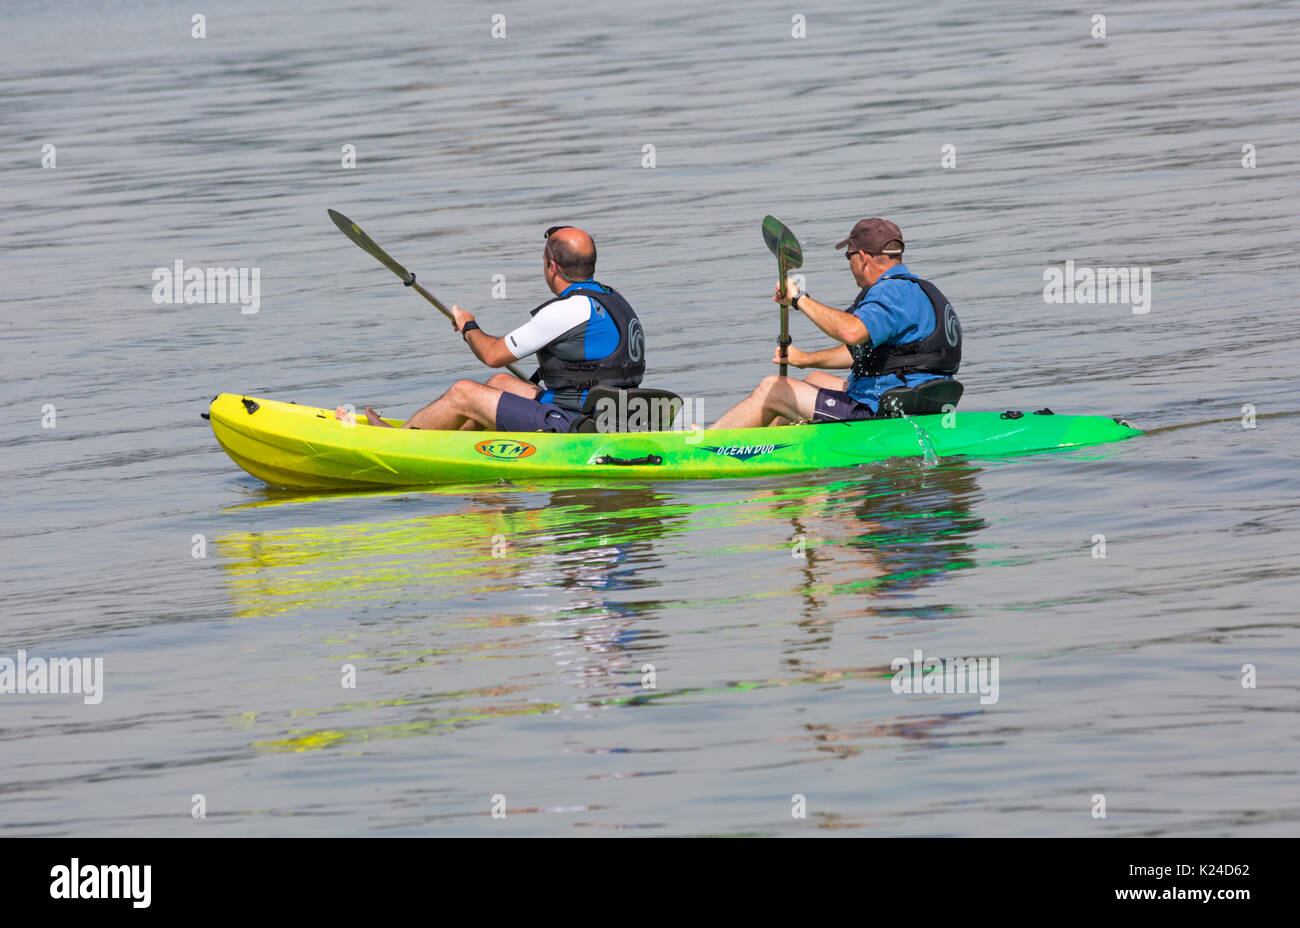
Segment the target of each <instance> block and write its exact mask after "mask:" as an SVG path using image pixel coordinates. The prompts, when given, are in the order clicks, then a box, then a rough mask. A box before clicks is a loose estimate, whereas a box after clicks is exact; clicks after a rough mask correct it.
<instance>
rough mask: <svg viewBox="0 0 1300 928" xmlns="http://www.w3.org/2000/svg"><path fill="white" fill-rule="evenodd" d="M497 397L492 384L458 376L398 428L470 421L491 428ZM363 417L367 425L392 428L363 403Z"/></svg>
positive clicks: (450, 427) (461, 424) (447, 426)
mask: <svg viewBox="0 0 1300 928" xmlns="http://www.w3.org/2000/svg"><path fill="white" fill-rule="evenodd" d="M500 399H501V391H500V390H498V389H496V388H495V387H489V386H485V385H484V384H481V383H475V382H474V381H472V380H458V381H456V382H455V383H453V384H452V385H451V387H450V388H449V389H448V390H447V392H446V393H444V394H443V395H442V396H440V397H438V398H437V399H436V400H434V401H433V402H432V403H430V404H429V405H428V406H425V407H424V408H423V409H421V410H420V411H419V412H417V413H416V414H415V415H413V416H411V418H409V419H407V420H406V422H404V423H403V424H402V428H404V429H429V430H435V431H443V430H458V429H461V428H465V427H466V426H467V425H470V424H471V423H472V424H473V425H472V427H473V428H480V429H492V428H495V427H496V417H497V403H498V401H499V400H500ZM366 421H368V422H369V423H370V424H371V425H376V426H381V427H382V426H387V427H388V428H392V426H390V425H388V423H387V422H385V421H384V420H383V419H381V418H380V417H379V414H378V413H376V412H375V411H374V410H373V409H371V408H370V407H369V406H367V407H366Z"/></svg>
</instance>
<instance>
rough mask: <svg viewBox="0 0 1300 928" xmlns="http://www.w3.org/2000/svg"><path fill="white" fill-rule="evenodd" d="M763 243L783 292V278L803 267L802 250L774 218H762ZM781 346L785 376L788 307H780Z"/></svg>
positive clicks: (788, 335) (788, 320)
mask: <svg viewBox="0 0 1300 928" xmlns="http://www.w3.org/2000/svg"><path fill="white" fill-rule="evenodd" d="M763 241H764V242H765V243H766V244H767V250H768V251H770V252H772V254H773V255H775V256H776V272H777V275H778V276H777V280H778V281H779V284H778V286H779V287H780V289H781V292H782V293H784V292H785V278H786V275H787V274H789V273H790V271H793V270H795V269H796V268H799V267H802V266H803V249H802V248H800V247H799V240H798V239H797V238H795V237H794V233H793V232H791V231H790V230H789V229H787V228H786V226H785V223H783V222H782V221H781V220H780V219H777V218H776V217H775V216H764V217H763ZM776 343H777V344H778V345H780V346H781V376H782V377H784V376H785V371H786V364H785V357H786V349H787V348H788V347H789V346H790V307H789V306H782V307H781V336H780V338H778V339H777V340H776Z"/></svg>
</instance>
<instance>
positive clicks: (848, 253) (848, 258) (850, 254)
mask: <svg viewBox="0 0 1300 928" xmlns="http://www.w3.org/2000/svg"><path fill="white" fill-rule="evenodd" d="M864 254H866V252H865V251H846V252H844V260H845V261H852V260H853V256H854V255H864Z"/></svg>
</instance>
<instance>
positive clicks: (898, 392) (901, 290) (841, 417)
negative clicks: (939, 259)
mask: <svg viewBox="0 0 1300 928" xmlns="http://www.w3.org/2000/svg"><path fill="white" fill-rule="evenodd" d="M835 247H836V249H840V248H846V247H847V249H848V250H847V251H846V252H845V255H844V256H845V257H846V258H847V259H848V261H849V271H850V273H852V275H853V280H854V282H855V283H856V284H857V285H858V286H859V287H861V288H862V289H861V290H860V291H859V292H858V295H857V297H856V298H855V299H854V300H853V304H852V305H851V306H850V307H849V308H848V309H846V310H840V309H836V308H835V307H833V306H827V305H826V304H824V303H819V302H818V301H817V300H814V299H813V298H812V297H811V296H809V295H808V294H807V293H805V292H804V291H802V290H799V289H798V288H797V287H796V286H795V285H794V282H793V280H787V281H786V282H785V286H783V287H782V286H778V287H777V290H776V293H775V295H773V297H772V299H773V300H775V301H776V302H778V303H780V304H781V305H782V306H785V305H789V306H793V307H794V308H795V309H797V310H799V311H800V312H802V313H803V314H804V315H805V316H807V317H808V320H809V321H810V322H812V323H813V324H814V325H816V326H817V328H819V329H821V330H822V331H823V332H824V333H826V334H827V335H829V336H830V337H831V338H832V339H834V340H835V341H836V342H837V343H838V344H836V345H835V346H833V347H831V348H826V349H823V350H821V351H813V352H806V351H800V350H799V349H798V348H796V347H794V346H793V345H790V346H789V347H788V351H787V354H788V357H787V363H789V364H790V366H792V367H819V368H827V369H831V370H835V369H848V370H849V376H848V378H847V379H846V378H843V377H837V376H835V375H834V374H827V373H823V372H822V371H816V372H814V373H812V374H809V375H808V377H807V378H805V379H804V380H795V379H793V378H790V377H780V376H777V375H775V374H773V375H770V376H768V377H765V378H763V380H762V382H761V383H759V385H758V387H756V388H755V389H754V391H753V392H752V393H751V394H750V395H749V396H747V397H746V398H745V399H743V400H741V401H740V402H739V403H737V404H736V405H735V406H733V407H732V408H731V409H729V410H727V412H726V413H724V414H723V416H722V418H721V419H719V420H718V421H717V422H716V423H715V424H714V425H713V426H712V427H713V428H715V429H729V428H753V427H757V426H765V425H786V424H789V423H790V422H791V421H796V420H799V419H804V420H810V421H812V422H815V423H820V422H852V421H855V420H858V419H873V418H881V417H889V416H897V415H900V414H903V413H906V414H909V415H927V414H936V413H940V412H946V411H948V409H949V408H953V407H955V406H956V403H957V399H958V398H959V397H960V396H961V393H962V387H961V384H959V383H957V382H956V381H954V380H953V379H952V375H953V374H955V373H957V368H958V366H959V364H960V363H961V341H962V338H961V325H960V323H959V322H958V320H957V314H956V312H955V311H954V310H953V308H952V304H951V303H949V302H948V299H947V298H946V297H945V296H944V295H943V294H942V293H940V292H939V288H938V287H936V286H935V285H934V284H932V283H930V282H929V281H928V280H923V279H922V278H920V277H914V276H913V275H912V273H911V272H910V271H909V270H908V269H907V265H905V264H903V248H904V243H903V233H902V232H901V231H899V228H898V226H896V225H895V224H894V223H892V222H890V221H889V220H887V219H879V218H873V219H863V220H862V221H861V222H859V223H857V224H856V225H855V226H854V227H853V231H852V232H850V233H849V237H848V238H846V239H844V241H842V242H840V243H839V244H838V245H836V246H835ZM772 361H773V363H778V364H779V363H781V358H780V348H778V349H777V351H776V353H775V354H774V355H773V357H772Z"/></svg>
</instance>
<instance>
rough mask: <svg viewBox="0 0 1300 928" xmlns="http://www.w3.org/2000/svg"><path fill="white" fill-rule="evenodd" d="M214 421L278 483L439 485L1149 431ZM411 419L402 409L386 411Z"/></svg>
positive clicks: (672, 475) (950, 418) (253, 470)
mask: <svg viewBox="0 0 1300 928" xmlns="http://www.w3.org/2000/svg"><path fill="white" fill-rule="evenodd" d="M208 414H209V418H210V420H211V423H212V431H213V433H214V434H215V435H216V438H217V441H218V442H220V443H221V447H222V448H224V449H225V451H226V453H227V454H229V455H230V457H231V459H233V460H234V462H235V463H236V464H238V465H239V466H240V467H242V468H243V469H244V470H246V471H248V472H249V473H250V474H252V475H253V476H254V477H257V478H258V479H260V480H263V481H265V482H266V483H268V484H271V485H273V486H284V487H302V488H311V489H329V488H348V487H386V486H427V485H430V484H440V483H482V482H492V481H496V480H501V479H506V480H534V479H542V478H548V477H550V478H554V477H564V478H574V477H577V478H590V479H591V480H593V481H604V480H611V479H630V480H638V481H646V480H666V479H676V480H703V479H713V478H720V477H754V476H760V475H764V474H785V473H794V472H798V471H809V470H816V469H819V468H824V467H851V466H854V465H858V464H863V463H867V462H870V461H880V460H884V459H886V458H902V457H918V456H923V455H925V454H926V453H927V451H929V452H930V453H932V454H933V455H935V456H937V457H947V456H950V455H965V456H982V457H989V456H994V457H996V456H1001V455H1008V454H1021V453H1025V452H1030V451H1045V450H1048V449H1052V448H1071V447H1078V446H1082V445H1098V444H1103V443H1105V442H1113V441H1121V440H1123V439H1125V438H1132V437H1133V436H1135V435H1140V434H1142V433H1141V431H1140V430H1139V429H1136V428H1134V427H1133V426H1131V425H1129V424H1128V423H1127V422H1124V421H1122V420H1118V419H1113V418H1110V417H1108V416H1057V415H1050V414H1048V415H1040V414H1037V413H1024V414H1021V413H1017V412H1004V413H997V412H960V411H958V412H954V413H950V414H948V415H946V416H943V415H938V416H914V417H912V418H904V419H871V420H865V421H861V422H836V423H826V424H821V425H790V426H781V427H775V428H765V429H761V428H760V429H723V430H719V431H694V432H677V431H673V432H636V433H621V434H602V433H576V434H555V433H549V432H467V431H463V432H445V431H421V430H418V429H400V430H398V429H386V428H382V427H376V426H371V425H367V424H365V420H364V419H363V420H362V421H361V424H350V423H347V422H341V421H339V420H338V419H337V418H336V417H335V414H334V412H333V410H326V409H316V408H313V407H310V406H299V405H297V404H294V403H281V402H277V401H275V400H267V399H261V398H258V397H246V396H242V395H239V394H233V393H223V394H221V395H220V396H218V397H216V398H215V399H214V400H213V401H212V404H211V407H210V409H209V413H208ZM386 421H389V422H390V423H393V424H400V421H399V420H386Z"/></svg>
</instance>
